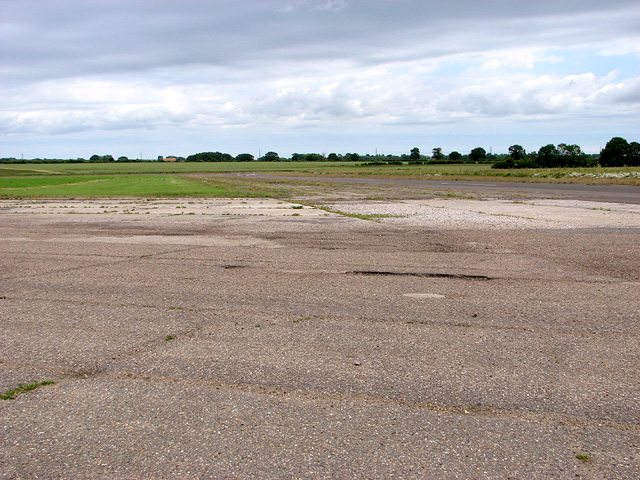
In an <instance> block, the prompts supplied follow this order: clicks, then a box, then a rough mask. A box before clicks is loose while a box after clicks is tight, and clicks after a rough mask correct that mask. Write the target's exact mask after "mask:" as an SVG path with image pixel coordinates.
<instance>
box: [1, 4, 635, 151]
mask: <svg viewBox="0 0 640 480" xmlns="http://www.w3.org/2000/svg"><path fill="white" fill-rule="evenodd" d="M615 136H621V137H624V138H626V139H627V140H628V141H640V2H638V1H637V0H607V1H603V0H597V1H596V0H536V1H535V2H531V1H526V2H525V1H519V0H490V1H486V0H447V1H446V2H445V1H441V0H438V1H434V0H206V1H205V0H173V1H169V0H0V157H15V158H21V157H24V158H36V157H40V158H78V157H82V158H89V157H90V156H91V155H93V154H98V155H106V154H110V155H113V156H114V157H116V158H117V157H119V156H127V157H129V158H145V159H148V158H157V157H158V156H159V155H164V156H169V155H178V156H188V155H190V154H193V153H197V152H203V151H221V152H226V153H231V154H232V155H237V154H239V153H244V152H247V153H251V154H253V155H255V156H258V154H260V153H262V154H264V153H265V152H267V151H275V152H278V153H279V154H280V156H283V157H286V156H290V155H291V154H292V153H294V152H297V153H310V152H317V153H326V154H328V153H331V152H337V153H347V152H357V153H360V154H361V155H364V154H375V153H380V154H394V155H397V154H402V153H409V151H410V150H411V148H413V147H418V148H419V149H420V151H421V152H422V153H423V154H428V155H430V154H431V150H432V149H433V148H434V147H440V148H442V150H443V152H445V153H448V152H450V151H453V150H456V151H459V152H461V153H463V154H464V153H468V152H469V151H470V150H471V149H473V148H475V147H478V146H480V147H483V148H485V149H486V150H487V152H489V151H492V152H494V153H501V152H506V151H507V149H508V147H509V146H510V145H514V144H519V145H522V146H524V147H525V149H526V150H527V151H533V150H537V149H539V148H540V147H541V146H543V145H547V144H549V143H553V144H556V145H557V144H558V143H568V144H578V145H580V146H581V147H582V149H583V150H584V151H586V152H587V153H598V152H599V151H600V149H601V148H603V147H604V145H605V144H606V142H607V141H608V140H609V139H611V138H612V137H615Z"/></svg>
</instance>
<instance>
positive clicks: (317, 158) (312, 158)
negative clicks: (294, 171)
mask: <svg viewBox="0 0 640 480" xmlns="http://www.w3.org/2000/svg"><path fill="white" fill-rule="evenodd" d="M304 160H305V162H321V161H322V160H324V159H323V158H322V155H320V154H319V153H307V154H306V155H305V156H304Z"/></svg>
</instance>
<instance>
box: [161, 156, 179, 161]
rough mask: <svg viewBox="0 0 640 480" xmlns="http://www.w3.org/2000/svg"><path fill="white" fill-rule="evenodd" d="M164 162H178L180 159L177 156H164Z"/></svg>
mask: <svg viewBox="0 0 640 480" xmlns="http://www.w3.org/2000/svg"><path fill="white" fill-rule="evenodd" d="M162 161H163V162H177V161H178V159H177V158H176V157H162Z"/></svg>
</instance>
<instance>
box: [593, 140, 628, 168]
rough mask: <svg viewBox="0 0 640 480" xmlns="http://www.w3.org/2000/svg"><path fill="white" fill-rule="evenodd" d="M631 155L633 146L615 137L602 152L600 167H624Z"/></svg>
mask: <svg viewBox="0 0 640 480" xmlns="http://www.w3.org/2000/svg"><path fill="white" fill-rule="evenodd" d="M630 154H631V146H630V145H629V142H627V141H626V140H625V139H624V138H621V137H613V138H612V139H611V140H609V141H608V142H607V145H606V146H605V147H604V148H603V149H602V151H600V165H602V166H603V167H623V166H625V165H628V163H627V161H628V160H629V156H630Z"/></svg>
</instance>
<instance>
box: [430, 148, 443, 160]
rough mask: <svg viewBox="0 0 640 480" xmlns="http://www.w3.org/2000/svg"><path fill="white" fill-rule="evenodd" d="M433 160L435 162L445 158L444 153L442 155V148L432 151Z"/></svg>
mask: <svg viewBox="0 0 640 480" xmlns="http://www.w3.org/2000/svg"><path fill="white" fill-rule="evenodd" d="M431 158H433V159H434V160H442V159H443V158H444V153H442V148H440V147H435V148H432V149H431Z"/></svg>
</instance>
